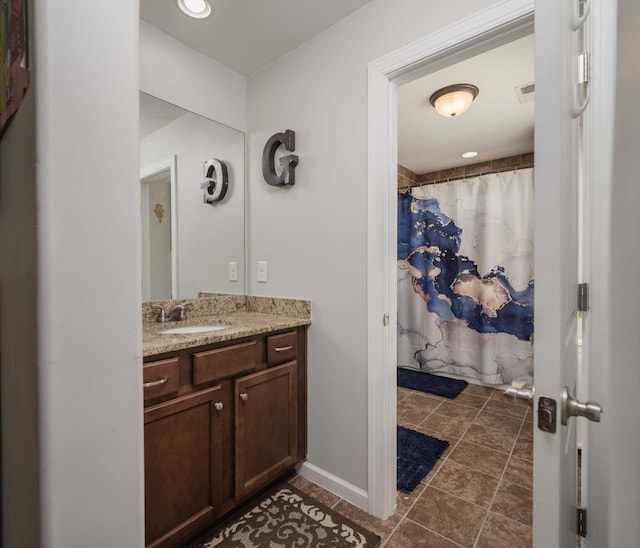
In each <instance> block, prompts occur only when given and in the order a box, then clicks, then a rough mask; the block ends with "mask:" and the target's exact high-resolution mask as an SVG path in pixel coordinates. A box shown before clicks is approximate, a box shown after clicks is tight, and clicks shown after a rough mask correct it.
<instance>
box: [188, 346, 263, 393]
mask: <svg viewBox="0 0 640 548" xmlns="http://www.w3.org/2000/svg"><path fill="white" fill-rule="evenodd" d="M256 353H257V344H256V341H249V342H246V343H242V344H234V345H232V346H225V347H223V348H216V349H214V350H207V351H206V352H196V353H195V354H194V355H193V384H195V385H198V384H204V383H207V382H214V381H218V380H221V379H224V378H226V377H233V376H235V375H239V374H242V373H246V372H251V371H255V369H256V363H257V360H256Z"/></svg>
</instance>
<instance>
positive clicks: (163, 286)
mask: <svg viewBox="0 0 640 548" xmlns="http://www.w3.org/2000/svg"><path fill="white" fill-rule="evenodd" d="M171 179H172V175H171V167H170V165H167V166H165V167H164V168H162V169H160V170H155V171H153V172H152V173H151V174H149V175H147V176H143V177H142V178H141V180H140V182H141V184H142V185H141V208H142V211H141V214H142V299H143V300H144V301H158V300H168V299H172V298H175V292H174V286H175V280H174V267H173V264H174V249H173V245H172V233H173V230H174V228H175V227H174V226H173V225H174V222H175V219H174V215H175V213H174V204H173V200H172V180H171Z"/></svg>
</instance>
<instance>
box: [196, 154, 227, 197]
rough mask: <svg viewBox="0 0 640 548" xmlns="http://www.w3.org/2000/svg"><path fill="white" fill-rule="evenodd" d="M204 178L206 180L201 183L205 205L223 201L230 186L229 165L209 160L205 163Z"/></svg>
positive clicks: (212, 159)
mask: <svg viewBox="0 0 640 548" xmlns="http://www.w3.org/2000/svg"><path fill="white" fill-rule="evenodd" d="M204 176H205V177H206V180H205V181H204V182H203V183H200V188H201V189H202V200H203V201H204V203H205V204H212V203H214V202H219V201H221V200H222V198H224V197H225V195H226V194H227V188H228V186H229V174H228V172H227V164H225V163H224V162H222V161H221V160H218V159H217V158H211V159H210V160H207V161H206V162H205V163H204Z"/></svg>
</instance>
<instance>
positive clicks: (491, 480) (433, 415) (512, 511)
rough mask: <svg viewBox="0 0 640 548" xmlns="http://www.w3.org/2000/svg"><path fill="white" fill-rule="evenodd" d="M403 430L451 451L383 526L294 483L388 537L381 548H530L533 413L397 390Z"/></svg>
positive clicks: (481, 397) (494, 393) (490, 395)
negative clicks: (439, 441) (425, 436)
mask: <svg viewBox="0 0 640 548" xmlns="http://www.w3.org/2000/svg"><path fill="white" fill-rule="evenodd" d="M398 424H400V425H401V426H406V427H407V428H412V429H414V430H417V431H419V432H423V433H425V434H429V435H431V436H434V437H437V438H440V439H444V440H447V441H448V442H449V447H448V448H447V450H446V451H445V453H444V454H443V456H442V458H440V460H439V461H438V462H437V463H436V465H435V466H434V468H433V469H432V470H431V471H430V472H429V474H427V476H426V477H425V478H424V479H423V480H422V482H421V483H420V484H419V485H418V487H416V489H415V490H414V491H413V492H412V493H411V494H409V495H407V494H404V493H401V492H398V496H397V507H396V511H395V513H394V514H393V515H392V516H391V517H389V518H388V519H387V520H384V521H383V520H379V519H376V518H374V517H372V516H370V515H368V514H367V513H366V512H364V511H363V510H360V509H359V508H357V507H355V506H353V505H351V504H350V503H348V502H346V501H345V500H342V499H340V498H339V497H338V496H336V495H334V494H333V493H330V492H328V491H325V490H324V489H322V488H321V487H318V486H317V485H315V484H313V483H311V482H309V481H308V480H306V479H305V478H302V477H300V476H298V477H295V478H293V479H292V480H290V481H291V483H292V484H293V485H294V486H296V487H298V488H299V489H302V490H304V491H306V492H307V493H309V494H310V495H312V496H314V497H315V498H317V499H318V500H320V501H321V502H323V503H324V504H326V505H327V506H329V507H331V508H333V509H334V510H335V511H337V512H339V513H341V514H343V515H345V516H347V517H349V518H350V519H352V520H353V521H355V522H357V523H361V524H362V525H364V526H365V527H367V528H368V529H370V530H372V531H374V532H376V533H377V534H379V535H380V536H381V537H382V545H381V546H382V547H386V548H401V547H411V548H417V547H420V546H425V547H433V548H441V547H442V548H444V547H460V546H463V547H469V548H483V547H491V548H527V547H530V546H532V530H531V524H532V513H533V508H532V488H533V462H532V461H533V419H532V414H531V409H530V406H529V405H527V404H522V403H513V402H508V401H506V400H505V398H504V396H503V393H502V391H499V390H495V389H493V388H487V387H483V386H477V385H472V384H469V385H468V386H467V388H466V389H465V390H464V391H463V392H462V393H461V394H460V395H459V396H458V397H457V398H455V399H454V400H447V399H445V398H440V397H438V396H432V395H429V394H424V393H422V392H416V391H413V390H408V389H405V388H398Z"/></svg>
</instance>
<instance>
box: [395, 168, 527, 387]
mask: <svg viewBox="0 0 640 548" xmlns="http://www.w3.org/2000/svg"><path fill="white" fill-rule="evenodd" d="M533 219H534V198H533V170H532V169H522V170H518V171H512V172H505V173H495V174H490V175H481V176H479V177H475V178H472V179H464V180H458V181H450V182H447V183H440V184H435V185H426V186H421V187H416V188H412V189H411V191H410V192H406V193H402V192H399V193H398V365H399V366H403V367H413V368H417V369H421V370H424V371H429V372H434V373H454V374H456V375H462V376H465V377H471V378H475V379H478V380H480V381H482V382H484V383H487V384H509V383H511V381H513V380H523V381H527V382H529V383H531V382H533V345H532V342H533Z"/></svg>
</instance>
